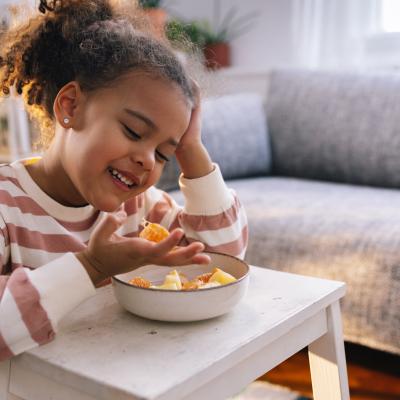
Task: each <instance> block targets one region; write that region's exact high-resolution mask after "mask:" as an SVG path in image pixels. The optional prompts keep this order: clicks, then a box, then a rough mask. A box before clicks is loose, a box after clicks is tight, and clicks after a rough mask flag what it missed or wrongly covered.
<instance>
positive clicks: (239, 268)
mask: <svg viewBox="0 0 400 400" xmlns="http://www.w3.org/2000/svg"><path fill="white" fill-rule="evenodd" d="M205 254H208V255H209V256H210V258H211V263H210V264H208V265H200V264H192V265H185V266H183V267H173V268H171V267H165V266H159V265H146V266H144V267H141V268H138V269H135V270H134V271H131V272H128V273H126V274H120V275H116V276H113V278H112V285H113V289H114V294H115V297H116V298H117V300H118V302H119V304H120V305H121V306H122V307H124V308H125V309H126V310H128V311H130V312H131V313H133V314H136V315H139V316H141V317H145V318H149V319H153V320H158V321H174V322H183V321H200V320H203V319H208V318H213V317H217V316H219V315H222V314H225V313H227V312H228V311H230V310H231V309H232V308H233V307H234V306H235V305H236V304H237V303H238V302H239V301H240V300H241V299H242V297H243V296H244V295H245V293H246V291H247V287H248V284H249V270H250V269H249V266H248V265H247V264H246V263H245V262H244V261H242V260H240V259H238V258H236V257H233V256H228V255H226V254H221V253H213V252H205ZM215 267H219V268H220V269H222V270H223V271H225V272H228V273H229V274H231V275H233V276H234V277H235V278H236V279H237V280H236V281H235V282H232V283H229V284H227V285H222V286H217V287H212V288H207V289H198V290H178V291H176V290H163V289H147V288H141V287H137V286H133V285H130V284H129V283H128V281H129V280H130V279H132V278H133V277H135V276H142V277H143V278H145V279H148V280H150V281H151V282H152V283H153V284H155V285H158V284H161V283H162V282H163V281H164V278H165V275H166V274H167V273H168V272H169V271H170V270H172V269H176V270H177V271H178V272H182V273H184V274H185V275H186V276H187V277H188V278H189V279H190V280H191V279H193V278H194V277H196V276H197V275H200V274H203V273H206V272H211V271H212V270H213V269H214V268H215Z"/></svg>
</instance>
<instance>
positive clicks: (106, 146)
mask: <svg viewBox="0 0 400 400" xmlns="http://www.w3.org/2000/svg"><path fill="white" fill-rule="evenodd" d="M81 115H82V117H81V123H80V126H79V127H78V129H74V130H73V131H70V134H69V135H68V137H67V139H66V140H65V147H64V150H65V151H64V157H63V165H64V168H65V170H66V171H67V173H68V175H69V178H70V179H71V181H72V183H73V184H74V186H75V188H76V189H77V191H78V192H79V193H80V195H81V196H82V197H83V199H85V200H86V201H87V202H89V203H90V204H92V205H93V206H94V207H96V208H98V209H100V210H103V211H114V210H116V209H117V208H118V207H119V206H120V205H121V203H123V202H124V201H126V200H128V199H129V198H132V197H134V196H136V195H138V194H139V193H141V192H143V191H145V190H146V189H147V188H148V187H150V186H152V185H154V184H155V183H156V182H157V181H158V179H159V178H160V175H161V172H162V170H163V168H164V166H165V164H166V162H168V161H166V159H170V158H171V157H172V156H173V154H174V152H175V148H176V144H177V143H178V142H179V140H180V138H181V137H182V135H183V134H184V132H185V130H186V129H187V127H188V125H189V121H190V115H191V109H190V106H189V103H188V101H187V100H186V99H185V98H184V95H183V94H182V92H181V90H180V89H179V88H178V87H177V86H175V85H174V84H172V83H170V82H166V81H163V80H161V79H154V78H151V77H150V76H148V75H146V74H139V73H131V74H129V75H127V76H126V77H125V78H123V79H121V80H119V81H118V82H117V83H115V84H114V85H113V86H112V87H108V88H103V89H99V90H96V91H95V92H92V93H90V95H89V96H88V97H87V98H86V100H85V101H84V106H83V112H82V114H81ZM118 174H119V175H118ZM121 179H122V181H121Z"/></svg>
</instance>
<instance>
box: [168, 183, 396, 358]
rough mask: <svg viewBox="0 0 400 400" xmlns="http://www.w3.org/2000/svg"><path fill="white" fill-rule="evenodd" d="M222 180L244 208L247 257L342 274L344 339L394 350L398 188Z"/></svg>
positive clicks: (285, 266)
mask: <svg viewBox="0 0 400 400" xmlns="http://www.w3.org/2000/svg"><path fill="white" fill-rule="evenodd" d="M229 186H230V187H232V188H233V189H235V190H236V192H237V194H238V195H239V198H240V200H241V202H242V204H243V205H244V206H245V209H246V211H247V215H248V219H249V247H248V251H247V254H246V260H247V261H248V262H249V263H251V264H253V265H259V266H263V267H269V268H274V269H279V270H282V271H288V272H293V273H299V274H305V275H311V276H317V277H322V278H329V279H335V280H340V281H344V282H346V283H347V285H348V286H347V293H346V296H345V298H344V301H343V303H342V312H343V324H344V333H345V338H346V340H349V341H352V342H355V343H360V344H363V345H366V346H370V347H373V348H376V349H381V350H385V351H390V352H394V353H398V354H400V311H399V310H400V296H399V294H400V251H399V248H400V208H399V207H398V204H400V192H399V191H394V190H390V189H378V188H370V187H362V186H351V185H346V184H334V183H332V184H330V183H323V182H318V181H307V180H301V179H290V178H272V177H269V178H268V177H265V178H255V179H246V180H235V181H230V182H229ZM174 196H175V197H176V198H178V200H179V201H181V198H180V195H179V194H178V193H176V192H175V194H174Z"/></svg>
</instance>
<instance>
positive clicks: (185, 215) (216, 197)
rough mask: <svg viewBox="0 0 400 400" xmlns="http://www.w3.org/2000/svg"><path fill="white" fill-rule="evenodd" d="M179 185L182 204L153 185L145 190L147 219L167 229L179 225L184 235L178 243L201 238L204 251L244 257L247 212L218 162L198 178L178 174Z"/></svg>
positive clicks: (246, 237)
mask: <svg viewBox="0 0 400 400" xmlns="http://www.w3.org/2000/svg"><path fill="white" fill-rule="evenodd" d="M179 184H180V187H181V191H182V193H183V195H184V198H185V206H184V207H181V206H179V205H178V204H177V203H176V202H175V201H174V200H173V199H172V198H171V197H170V196H169V195H168V194H167V193H165V192H162V191H161V190H158V189H156V188H151V189H149V190H148V191H147V192H146V197H147V198H146V202H147V203H148V204H149V205H150V212H149V213H148V219H149V221H151V222H157V223H160V224H161V225H163V226H165V227H166V228H167V229H168V230H170V231H171V230H173V229H175V228H178V227H181V228H182V229H183V231H184V233H185V237H184V239H183V241H181V243H180V244H187V243H192V242H194V241H200V242H202V243H204V245H205V250H210V251H218V252H221V253H226V254H231V255H234V256H237V257H240V258H243V257H244V254H245V251H246V247H247V242H248V228H247V217H246V213H245V210H244V208H243V206H241V204H240V201H239V199H238V198H237V196H236V194H235V192H234V191H233V190H230V189H229V188H227V186H226V184H225V182H224V180H223V178H222V175H221V172H220V170H219V167H218V165H215V168H214V170H213V171H212V172H211V173H209V174H208V175H206V176H203V177H200V178H197V179H187V178H184V177H183V176H181V178H180V180H179Z"/></svg>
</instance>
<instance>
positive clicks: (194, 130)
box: [176, 81, 202, 156]
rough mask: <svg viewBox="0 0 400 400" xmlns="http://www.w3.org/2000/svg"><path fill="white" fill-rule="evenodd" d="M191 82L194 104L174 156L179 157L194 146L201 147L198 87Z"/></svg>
mask: <svg viewBox="0 0 400 400" xmlns="http://www.w3.org/2000/svg"><path fill="white" fill-rule="evenodd" d="M192 82H193V91H194V94H195V96H194V97H195V99H194V101H195V104H194V106H193V108H192V114H191V117H190V122H189V126H188V127H187V129H186V131H185V133H184V134H183V136H182V138H181V140H180V141H179V145H178V147H177V148H176V154H177V156H179V154H180V153H183V152H184V151H185V150H187V149H189V148H190V149H192V148H193V147H196V146H199V147H200V146H202V142H201V96H200V88H199V85H198V84H197V83H196V82H195V81H192Z"/></svg>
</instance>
